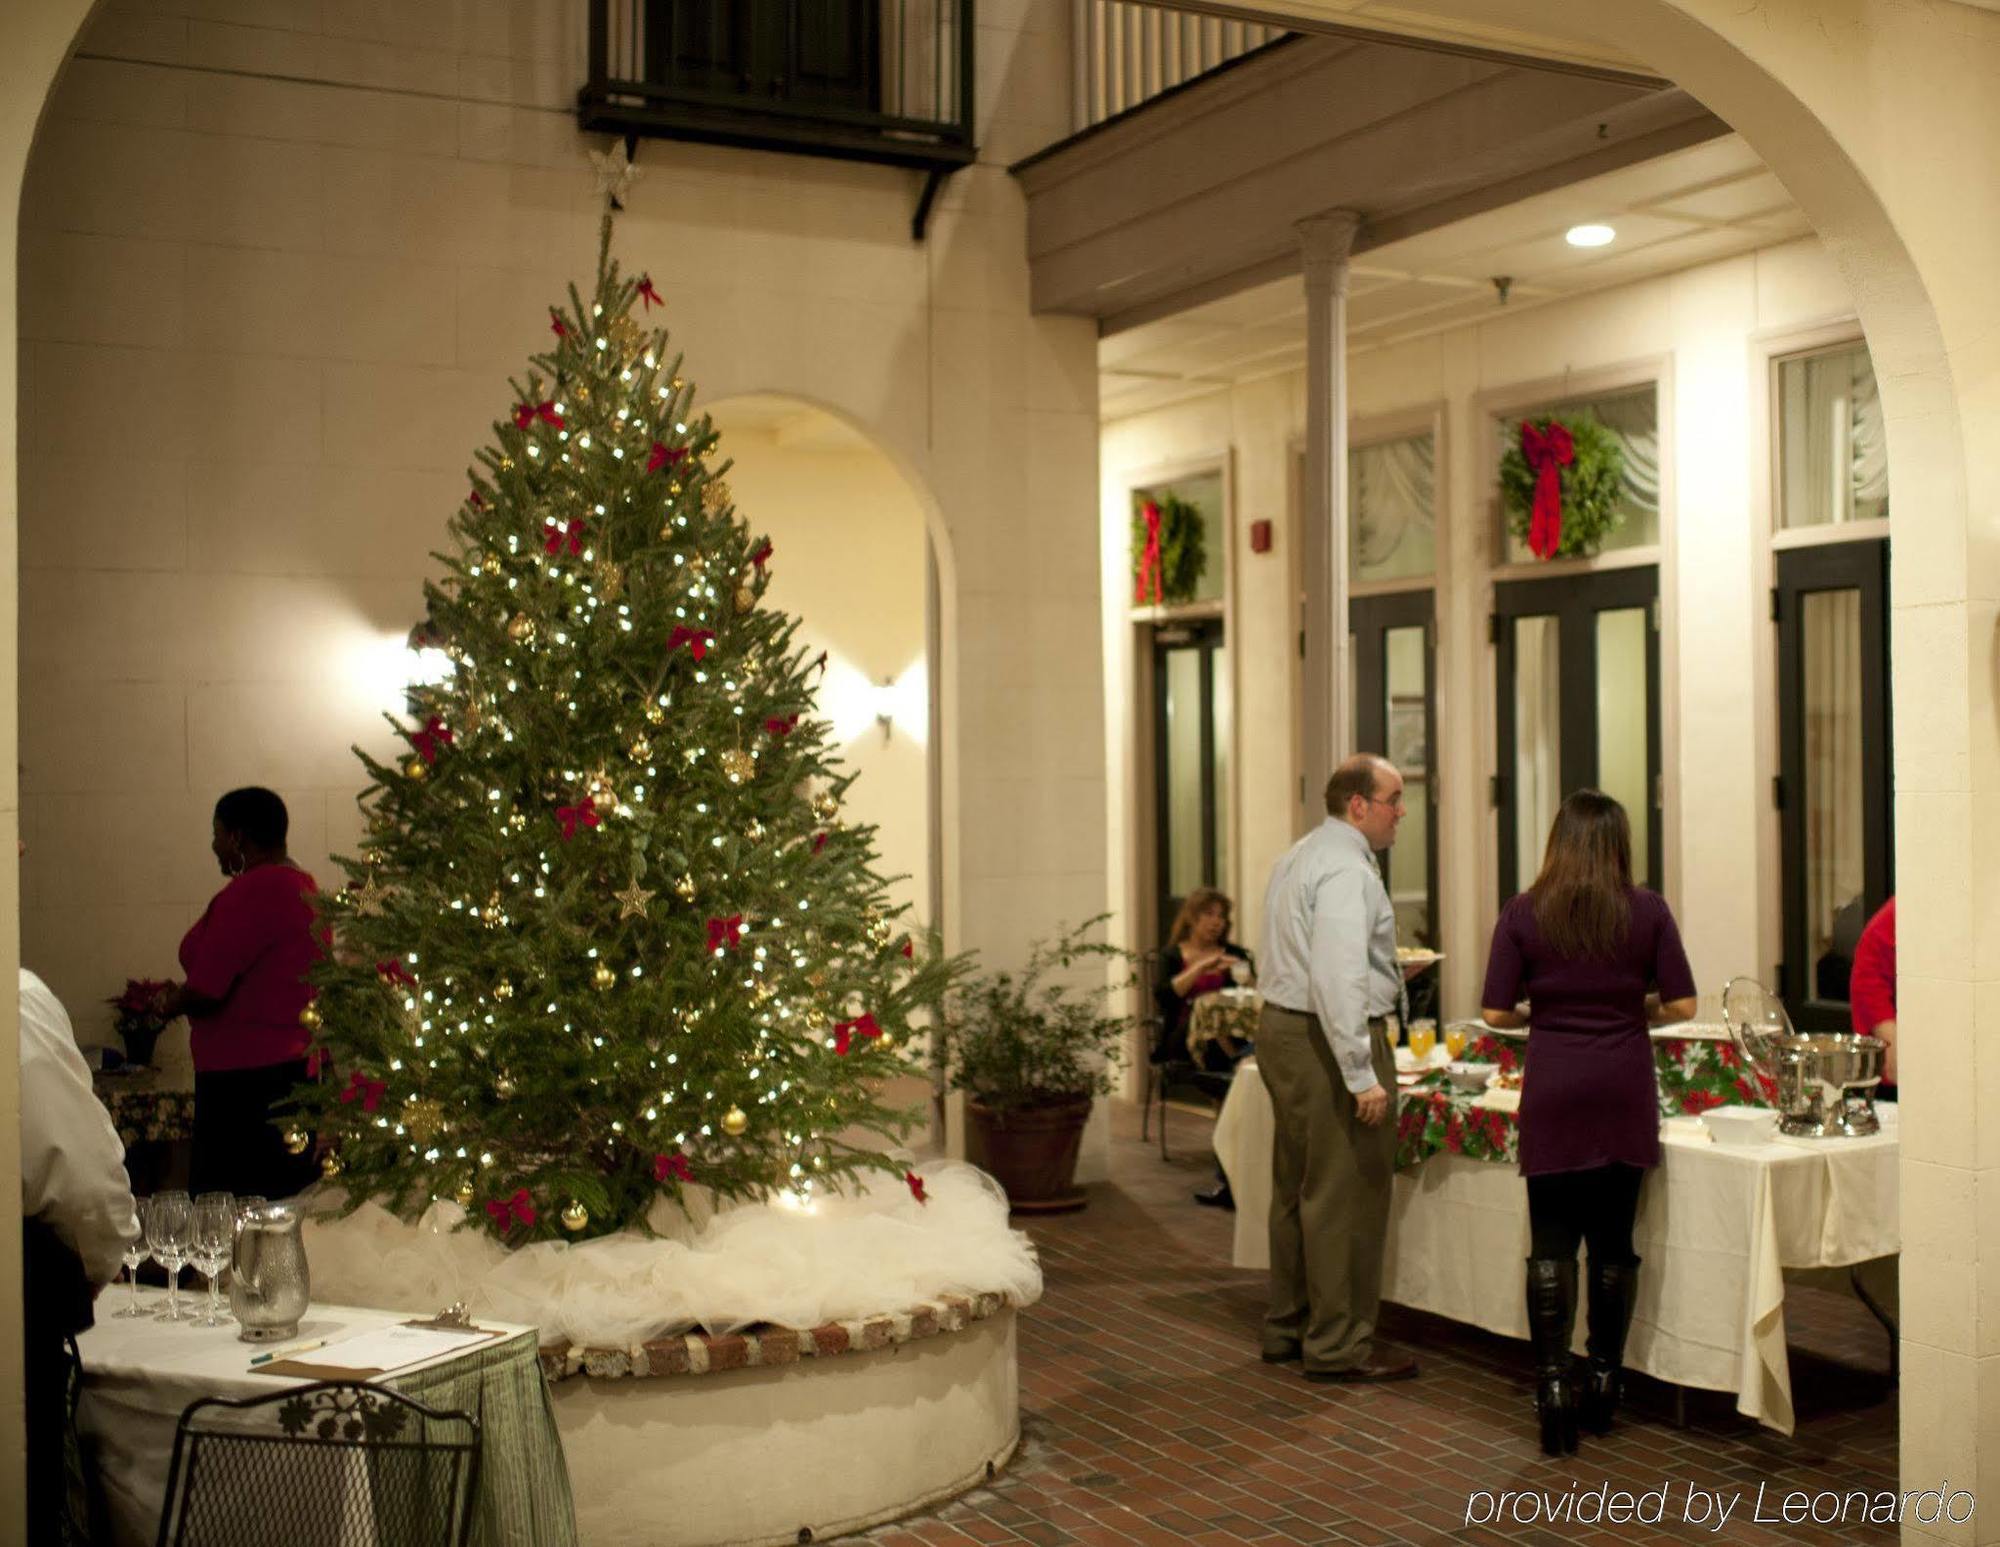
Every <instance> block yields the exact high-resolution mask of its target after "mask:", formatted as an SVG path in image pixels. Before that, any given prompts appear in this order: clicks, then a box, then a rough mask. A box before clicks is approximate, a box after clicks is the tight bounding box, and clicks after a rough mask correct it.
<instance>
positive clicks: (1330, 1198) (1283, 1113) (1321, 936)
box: [1257, 754, 1417, 1381]
mask: <svg viewBox="0 0 2000 1547" xmlns="http://www.w3.org/2000/svg"><path fill="white" fill-rule="evenodd" d="M1326 809H1327V819H1326V820H1325V821H1324V822H1322V823H1321V824H1320V825H1319V826H1318V827H1316V828H1314V829H1313V831H1311V832H1310V833H1307V834H1306V836H1305V837H1303V838H1301V839H1300V840H1299V841H1298V842H1297V843H1295V844H1293V845H1292V847H1291V848H1290V849H1289V850H1287V851H1286V852H1285V854H1284V857H1283V858H1281V859H1280V860H1279V861H1278V863H1277V866H1276V867H1275V868H1274V869H1273V870H1272V872H1271V884H1270V888H1269V890H1268V891H1266V893H1265V894H1264V939H1263V949H1262V951H1261V953H1260V956H1261V960H1260V962H1259V970H1260V973H1261V976H1262V987H1263V993H1264V1013H1263V1018H1262V1020H1261V1022H1260V1023H1259V1026H1258V1031H1257V1066H1258V1068H1259V1069H1260V1070H1261V1071H1262V1073H1263V1077H1264V1084H1265V1086H1266V1087H1267V1088H1268V1089H1269V1091H1270V1093H1271V1107H1272V1112H1273V1116H1274V1117H1275V1120H1276V1131H1275V1134H1274V1140H1273V1144H1272V1148H1271V1309H1270V1312H1269V1314H1268V1315H1267V1316H1266V1317H1265V1320H1264V1334H1263V1345H1264V1346H1263V1356H1264V1359H1265V1360H1266V1362H1268V1363H1272V1364H1277V1363H1282V1362H1284V1361H1286V1360H1290V1359H1298V1360H1300V1361H1301V1363H1302V1364H1303V1366H1304V1369H1305V1375H1306V1379H1308V1380H1331V1381H1379V1380H1402V1379H1406V1378H1408V1377H1410V1376H1412V1375H1415V1374H1416V1373H1417V1364H1416V1361H1415V1360H1414V1359H1411V1358H1409V1357H1408V1356H1407V1355H1404V1354H1398V1353H1394V1352H1392V1351H1388V1350H1381V1349H1377V1348H1376V1347H1375V1345H1374V1341H1373V1339H1374V1333H1375V1319H1376V1313H1377V1311H1378V1309H1379V1307H1380V1304H1381V1298H1382V1251H1383V1243H1384V1240H1385V1238H1386V1236H1387V1234H1388V1228H1389V1186H1390V1182H1391V1179H1392V1178H1393V1176H1394V1174H1395V1164H1396V1124H1395V1121H1394V1101H1393V1098H1392V1095H1391V1093H1392V1092H1393V1091H1394V1089H1395V1085H1396V1060H1395V1053H1394V1050H1393V1049H1392V1047H1391V1046H1390V1040H1389V1024H1390V1023H1389V1016H1390V1015H1391V1013H1392V1012H1393V1011H1395V1009H1396V1008H1397V1005H1398V1004H1399V1003H1400V1001H1401V997H1402V990H1403V975H1402V971H1401V969H1400V968H1399V967H1398V966H1397V963H1396V915H1395V910H1394V909H1393V908H1392V907H1391V906H1390V903H1389V893H1388V890H1387V888H1385V887H1384V886H1383V884H1382V875H1381V872H1380V870H1379V869H1377V867H1376V861H1375V855H1376V853H1377V852H1378V851H1380V850H1383V849H1386V848H1388V847H1389V846H1390V845H1391V844H1392V843H1394V842H1395V841H1396V829H1397V826H1398V825H1399V824H1400V823H1401V821H1402V819H1403V776H1402V775H1401V774H1399V773H1398V772H1397V771H1396V770H1395V768H1394V767H1393V766H1391V765H1390V764H1389V762H1388V761H1387V760H1386V759H1383V758H1380V757H1374V756H1369V755H1365V754H1364V755H1361V756H1357V757H1351V758H1349V759H1348V760H1347V761H1346V762H1344V763H1342V764H1341V765H1340V767H1339V768H1337V769H1335V770H1334V774H1333V777H1332V778H1331V779H1330V780H1328V781H1327V786H1326Z"/></svg>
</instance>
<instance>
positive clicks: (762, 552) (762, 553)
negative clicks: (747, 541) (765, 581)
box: [750, 537, 771, 575]
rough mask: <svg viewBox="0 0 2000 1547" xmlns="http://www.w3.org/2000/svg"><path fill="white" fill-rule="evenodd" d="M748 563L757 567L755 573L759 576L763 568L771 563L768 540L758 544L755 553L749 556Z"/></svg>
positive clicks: (769, 540)
mask: <svg viewBox="0 0 2000 1547" xmlns="http://www.w3.org/2000/svg"><path fill="white" fill-rule="evenodd" d="M750 562H751V563H752V564H755V565H756V566H757V572H758V573H759V574H760V575H761V574H762V573H763V572H764V566H765V565H766V564H768V563H770V562H771V539H770V538H768V537H767V538H765V539H764V540H763V542H761V543H760V544H758V546H757V551H756V552H755V553H753V554H751V555H750Z"/></svg>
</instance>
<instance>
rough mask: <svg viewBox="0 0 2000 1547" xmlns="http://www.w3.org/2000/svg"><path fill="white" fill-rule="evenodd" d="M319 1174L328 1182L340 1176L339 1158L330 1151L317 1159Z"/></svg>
mask: <svg viewBox="0 0 2000 1547" xmlns="http://www.w3.org/2000/svg"><path fill="white" fill-rule="evenodd" d="M319 1174H320V1175H321V1176H323V1177H325V1178H326V1179H327V1180H328V1181H329V1182H330V1181H332V1180H333V1179H334V1178H335V1177H336V1176H338V1175H340V1157H339V1156H338V1155H336V1154H334V1153H333V1151H332V1150H328V1151H327V1152H326V1153H325V1154H324V1155H322V1156H320V1157H319Z"/></svg>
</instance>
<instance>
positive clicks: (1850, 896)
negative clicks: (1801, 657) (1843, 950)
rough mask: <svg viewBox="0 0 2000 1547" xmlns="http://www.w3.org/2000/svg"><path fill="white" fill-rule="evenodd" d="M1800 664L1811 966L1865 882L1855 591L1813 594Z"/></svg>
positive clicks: (1857, 601)
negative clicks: (1839, 918) (1802, 663)
mask: <svg viewBox="0 0 2000 1547" xmlns="http://www.w3.org/2000/svg"><path fill="white" fill-rule="evenodd" d="M1804 601H1805V606H1804V614H1803V618H1802V632H1803V635H1804V641H1803V642H1804V646H1805V650H1804V654H1805V661H1804V668H1805V683H1804V688H1805V742H1806V745H1805V762H1806V767H1805V774H1806V791H1805V795H1806V835H1805V837H1806V922H1807V928H1808V929H1809V930H1810V931H1811V940H1810V942H1809V944H1810V947H1811V951H1812V957H1813V961H1814V963H1815V964H1817V963H1818V961H1819V959H1820V958H1821V957H1822V956H1824V955H1826V954H1827V952H1828V950H1829V948H1830V947H1831V946H1832V944H1833V938H1834V933H1835V924H1836V921H1837V919H1838V917H1839V914H1840V911H1841V909H1843V908H1845V907H1846V906H1847V905H1848V904H1849V903H1851V902H1853V901H1854V900H1855V899H1857V898H1859V897H1860V896H1861V893H1862V890H1863V888H1864V886H1865V885H1866V881H1867V871H1866V860H1865V856H1864V855H1863V852H1862V839H1863V829H1864V827H1865V826H1866V824H1865V822H1864V821H1863V815H1862V794H1861V741H1862V736H1861V593H1860V592H1858V591H1853V590H1840V591H1814V592H1809V593H1808V594H1807V595H1806V597H1805V599H1804Z"/></svg>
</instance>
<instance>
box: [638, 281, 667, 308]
mask: <svg viewBox="0 0 2000 1547" xmlns="http://www.w3.org/2000/svg"><path fill="white" fill-rule="evenodd" d="M639 299H640V300H642V301H644V302H645V303H646V310H647V311H651V310H652V309H653V308H654V307H655V306H665V305H666V304H667V303H666V302H665V301H663V300H661V299H660V292H659V291H657V290H655V289H654V288H653V276H652V275H650V274H641V275H640V276H639Z"/></svg>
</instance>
